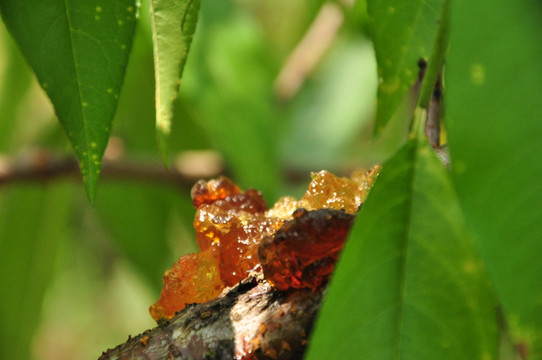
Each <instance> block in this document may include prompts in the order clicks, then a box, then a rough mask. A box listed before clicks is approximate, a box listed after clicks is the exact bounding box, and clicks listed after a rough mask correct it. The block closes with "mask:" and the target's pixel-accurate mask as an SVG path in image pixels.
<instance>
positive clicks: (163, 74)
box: [149, 0, 201, 163]
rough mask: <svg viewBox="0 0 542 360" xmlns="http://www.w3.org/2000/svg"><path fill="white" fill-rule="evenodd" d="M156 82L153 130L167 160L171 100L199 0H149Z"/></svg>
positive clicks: (182, 65) (178, 79)
mask: <svg viewBox="0 0 542 360" xmlns="http://www.w3.org/2000/svg"><path fill="white" fill-rule="evenodd" d="M149 3H150V9H151V30H152V38H153V45H154V68H155V81H156V130H157V136H158V145H159V147H160V150H161V152H162V157H163V159H164V161H165V162H166V163H167V154H168V138H169V134H170V131H171V118H172V115H173V114H172V108H173V101H174V100H175V99H176V98H177V91H178V89H179V84H180V79H181V75H182V72H183V68H184V64H185V63H186V58H187V56H188V51H189V50H190V44H191V42H192V37H193V35H194V31H195V30H196V23H197V21H198V13H199V8H200V3H201V1H200V0H150V2H149Z"/></svg>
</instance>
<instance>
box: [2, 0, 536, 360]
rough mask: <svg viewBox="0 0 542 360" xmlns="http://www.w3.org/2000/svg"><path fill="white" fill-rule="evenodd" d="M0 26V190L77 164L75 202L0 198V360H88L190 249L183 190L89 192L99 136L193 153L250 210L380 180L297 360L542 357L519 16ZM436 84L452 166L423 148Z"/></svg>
mask: <svg viewBox="0 0 542 360" xmlns="http://www.w3.org/2000/svg"><path fill="white" fill-rule="evenodd" d="M0 11H1V14H2V18H3V21H4V24H5V26H6V27H7V30H8V31H9V33H10V35H11V36H8V35H7V33H6V31H3V32H2V33H1V35H2V38H1V39H0V47H1V49H0V54H5V55H4V56H0V74H1V75H0V151H2V152H3V155H5V156H2V157H0V176H2V171H3V170H2V169H3V167H6V166H7V165H9V162H8V161H7V160H5V159H4V158H5V157H8V158H9V159H10V160H13V161H14V162H15V163H16V164H18V165H20V166H27V167H30V168H36V167H39V166H40V164H42V161H43V158H46V159H47V158H49V157H55V156H64V155H68V154H70V153H71V151H74V152H75V155H76V157H77V159H78V160H79V164H80V168H81V174H82V180H83V182H84V185H85V186H84V188H85V191H86V193H87V196H88V198H89V199H90V200H91V201H94V204H95V205H94V207H92V206H89V204H88V202H87V201H85V196H84V195H83V187H81V186H77V185H74V184H73V182H69V181H66V180H58V179H52V180H50V181H49V182H48V183H46V184H43V185H41V184H38V183H37V182H36V181H30V182H29V183H25V184H22V183H19V182H15V183H10V184H8V185H4V186H3V187H2V188H0V274H2V276H1V278H0V286H1V287H2V289H4V293H5V294H6V295H5V296H2V297H1V299H0V339H1V340H0V358H13V359H24V358H29V357H31V356H32V355H33V356H35V357H37V358H43V359H44V358H60V357H62V356H64V357H66V358H72V359H75V358H89V357H91V358H92V357H97V356H98V355H99V352H100V351H101V350H104V349H105V348H107V347H111V346H114V345H116V344H117V343H119V342H121V341H123V340H124V339H125V336H126V334H127V333H137V332H140V331H142V330H144V327H146V326H151V325H152V322H150V317H148V315H147V314H146V311H145V306H148V305H150V303H151V302H152V301H153V300H155V298H156V297H157V294H158V291H159V289H160V280H161V273H162V272H163V270H164V269H165V268H166V267H168V265H169V264H170V263H171V262H172V261H173V260H174V258H175V257H177V256H179V255H182V254H183V253H186V252H189V251H192V250H193V249H194V244H193V239H194V236H193V233H192V230H191V219H192V217H193V209H192V208H191V204H190V199H189V188H187V187H181V188H179V187H176V186H170V185H167V186H164V185H163V184H161V183H160V182H155V183H150V184H149V183H142V182H139V181H137V180H135V179H124V180H122V179H121V180H119V179H113V178H108V177H107V176H103V178H102V180H101V182H100V185H99V186H98V185H97V181H98V174H99V173H100V168H101V164H102V157H103V155H104V152H105V151H106V145H107V143H108V141H110V135H111V141H110V145H115V144H117V151H120V153H121V159H123V160H126V161H133V162H135V163H136V164H139V165H140V166H141V167H145V166H146V165H148V164H149V163H150V164H156V163H160V160H159V157H160V156H158V153H161V156H162V160H164V161H165V162H166V164H170V166H172V167H173V168H174V167H175V166H176V164H177V161H178V160H179V158H178V157H177V155H178V154H182V153H184V152H186V151H188V150H190V151H193V150H204V149H214V150H215V151H217V152H219V153H220V154H221V155H222V157H223V158H224V162H225V164H226V168H227V169H228V171H229V174H230V175H231V176H232V177H233V178H234V179H235V181H236V182H238V183H240V184H241V185H242V186H244V187H254V188H258V189H260V190H262V191H263V193H264V195H265V196H266V199H267V200H268V201H271V202H272V201H274V200H275V199H276V198H277V197H278V196H279V195H282V194H284V193H286V192H294V193H295V192H296V184H295V183H292V182H290V181H286V180H287V179H286V176H285V174H287V173H292V172H294V173H300V172H301V173H306V174H307V176H306V178H305V179H307V178H308V172H309V171H311V170H319V169H320V168H328V169H330V170H332V171H339V172H341V171H345V169H349V168H351V167H353V166H355V167H363V166H367V165H370V164H371V163H373V162H376V161H382V162H383V171H382V173H381V175H380V176H379V178H378V180H377V183H376V185H375V187H374V189H373V191H372V193H371V194H370V196H369V199H368V200H367V202H366V204H365V205H364V206H363V208H362V210H361V212H360V214H359V216H358V219H357V222H356V225H355V226H354V229H353V230H352V233H351V235H350V239H349V242H348V244H347V246H346V248H345V250H344V252H343V255H342V257H341V260H340V262H339V264H338V267H337V271H336V273H335V275H334V277H333V279H332V281H331V286H330V288H329V292H328V296H327V298H326V301H325V303H324V305H323V308H322V310H321V314H320V316H319V319H318V321H317V324H316V327H315V331H314V333H313V336H312V338H311V341H310V346H309V352H308V355H307V357H308V359H318V358H364V359H365V358H368V359H392V358H393V359H435V358H443V359H484V360H485V359H497V358H499V359H519V358H521V357H520V356H523V358H528V359H542V267H541V265H540V264H541V263H540V261H537V260H538V259H537V258H538V256H539V255H538V254H541V253H542V238H541V234H542V228H541V225H540V224H542V221H540V220H541V219H540V216H541V215H540V214H541V212H540V211H539V208H540V206H539V202H540V200H539V199H542V187H541V186H540V183H539V181H538V179H539V178H540V177H542V167H541V162H540V160H539V159H538V157H539V156H540V154H542V142H540V137H541V136H542V125H541V123H540V121H538V118H537V117H538V116H540V114H541V113H542V112H541V110H542V109H541V105H540V102H539V101H537V96H538V94H539V93H540V91H541V90H542V89H540V87H541V85H540V84H542V78H541V77H542V75H541V74H542V69H541V65H542V64H541V61H540V59H542V47H541V45H540V43H539V42H538V41H536V39H537V35H538V34H539V33H540V6H539V5H538V4H537V3H536V2H534V1H532V0H520V1H516V2H514V3H509V2H506V1H504V0H497V1H494V2H491V3H490V4H488V3H487V2H483V1H481V0H472V1H464V0H456V1H449V0H440V1H437V0H408V1H397V0H367V1H366V2H365V1H362V0H358V1H357V2H356V4H355V5H354V6H351V5H349V2H348V1H337V2H333V1H330V2H324V1H312V2H311V1H303V0H296V1H292V0H282V1H270V0H246V1H237V2H230V1H223V0H206V1H203V2H200V1H199V0H149V2H148V3H144V4H143V5H142V6H141V7H140V6H139V4H137V3H136V2H135V1H133V0H117V1H111V2H107V1H105V2H101V1H98V0H95V1H83V0H67V1H58V0H50V1H48V2H40V1H35V0H32V1H16V0H0ZM322 14H324V15H325V16H327V20H326V21H328V23H327V24H328V25H329V24H332V23H333V22H332V21H331V20H330V19H335V20H333V21H336V22H335V23H338V24H339V28H338V30H337V32H336V33H334V31H333V29H332V27H331V28H330V27H328V28H327V29H328V33H329V34H332V42H331V46H330V47H329V48H328V49H325V51H323V55H322V56H321V58H320V59H318V61H317V62H316V63H315V65H314V67H313V68H311V67H310V66H309V67H308V68H306V69H304V70H305V71H306V74H305V77H303V76H302V77H301V84H302V85H301V87H300V89H298V90H296V91H294V93H293V97H291V98H290V97H284V96H283V95H282V94H283V93H282V92H281V91H280V89H281V86H285V84H284V83H281V82H280V81H279V80H280V79H281V77H280V76H279V73H280V72H281V71H283V70H284V69H285V68H286V67H287V66H289V65H291V61H293V60H292V59H293V58H294V56H293V55H292V56H290V54H293V53H295V51H296V50H298V49H299V47H300V46H298V44H303V42H304V41H305V40H306V39H305V38H304V34H306V33H307V31H309V30H310V29H312V27H313V26H314V25H315V24H317V23H318V22H319V21H320V20H321V18H322V17H323V16H324V15H322ZM326 14H327V15H326ZM333 16H334V17H333ZM337 19H338V20H337ZM136 22H137V23H138V24H137V26H136ZM330 29H331V30H330ZM192 36H193V37H194V39H193V41H192V42H191V40H192ZM371 41H372V43H373V46H374V52H373V50H372V47H371V45H370V44H371V43H370V42H371ZM189 49H190V53H188V50H189ZM130 50H131V51H130ZM19 51H20V52H19ZM21 54H22V56H21ZM23 57H24V59H25V60H26V62H27V64H28V65H29V66H30V68H31V69H32V71H33V72H34V74H35V76H36V78H37V81H33V80H32V77H31V75H30V70H29V69H28V68H27V67H26V66H24V65H23V60H22V58H23ZM421 58H423V59H424V60H425V62H426V63H427V67H426V69H425V76H424V77H423V81H421V83H419V82H418V81H419V80H418V79H419V76H418V64H419V60H420V59H421ZM153 65H154V66H153ZM443 66H444V67H443ZM439 74H442V79H443V83H444V95H445V103H444V105H445V124H444V125H445V126H444V127H443V129H444V130H443V133H442V138H443V139H446V138H447V139H448V140H449V141H448V143H449V145H448V146H449V150H450V156H451V169H448V168H446V167H445V166H443V165H442V164H441V162H440V161H439V160H438V158H437V157H436V156H435V154H434V151H433V149H432V148H431V147H430V146H429V145H428V144H427V141H426V139H425V135H424V134H423V122H424V120H425V117H426V114H427V112H428V108H429V106H430V104H432V100H431V94H432V92H433V88H434V86H435V82H436V80H437V77H438V76H439ZM181 75H182V76H183V78H182V86H181V88H180V92H179V98H178V99H176V96H177V92H178V91H179V88H178V86H179V81H180V76H181ZM287 79H288V80H289V81H292V79H293V78H287ZM38 83H39V86H41V88H42V89H43V90H44V92H45V93H46V94H47V96H48V98H49V100H50V101H51V103H52V105H53V108H54V111H55V113H56V116H57V117H58V120H59V121H60V123H61V125H62V128H63V129H64V132H65V134H66V135H67V136H66V137H65V136H64V135H63V134H61V133H60V131H59V127H58V126H57V125H56V124H55V121H53V120H54V118H55V116H54V115H53V113H52V108H51V107H50V106H49V104H48V103H47V102H46V101H44V100H43V93H42V91H40V90H39V89H38V86H37V85H36V84H38ZM286 85H288V86H290V85H291V84H289V83H288V84H286ZM154 89H156V91H153V90H154ZM420 89H421V90H420ZM375 94H377V96H375ZM153 101H154V103H153ZM416 105H417V106H416ZM153 118H155V119H156V124H154V123H153V122H152V121H151V120H150V119H153ZM373 120H374V121H373ZM373 128H374V131H373ZM407 128H408V129H409V130H408V135H407V130H406V129H407ZM155 129H156V131H155ZM373 132H375V133H377V134H378V136H377V137H375V139H374V140H373V141H371V139H370V138H371V134H372V133H373ZM155 134H156V135H155ZM66 139H67V140H69V142H68V141H66ZM119 144H120V145H119ZM70 145H71V147H72V149H73V150H70V149H69V148H70ZM36 147H37V148H39V149H40V150H39V151H37V150H35V148H36ZM111 148H112V146H110V149H111ZM156 148H159V149H160V151H157V150H156ZM113 150H114V149H113ZM44 151H45V152H44ZM40 161H41V162H40ZM6 168H9V169H13V167H12V166H11V167H10V166H7V167H6ZM304 182H306V181H304ZM294 195H295V194H294ZM131 270H135V273H136V274H137V276H136V275H133V273H132V272H131ZM141 279H143V280H141ZM125 283H128V285H121V284H125ZM78 306H79V308H78ZM100 308H101V309H100ZM94 313H97V314H100V315H96V316H90V314H94ZM135 314H139V315H135ZM38 319H42V321H41V322H40V321H39V320H38ZM105 324H107V327H108V328H109V330H108V331H109V332H108V333H107V334H106V335H105V338H102V340H100V336H104V335H100V334H101V332H102V329H103V327H104V325H105ZM14 329H16V331H14ZM97 329H99V331H98V330H97ZM49 334H52V335H49ZM55 335H56V336H55ZM59 335H60V336H59ZM59 338H61V339H60V340H59ZM62 338H65V339H64V341H63V340H62ZM83 338H84V339H83ZM89 338H90V339H93V340H92V341H89V340H88V339H89ZM32 344H33V345H32ZM31 345H32V346H31ZM59 347H64V350H63V352H64V354H61V353H60V352H58V351H52V353H51V354H50V355H48V354H47V352H48V350H47V349H51V348H59ZM31 348H33V350H32V351H29V349H31ZM70 349H71V351H70ZM85 349H86V350H85Z"/></svg>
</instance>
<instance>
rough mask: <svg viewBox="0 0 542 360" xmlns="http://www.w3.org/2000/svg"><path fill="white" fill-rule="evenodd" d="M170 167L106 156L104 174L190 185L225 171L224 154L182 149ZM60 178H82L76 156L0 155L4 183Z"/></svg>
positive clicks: (0, 182)
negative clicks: (19, 156) (8, 156)
mask: <svg viewBox="0 0 542 360" xmlns="http://www.w3.org/2000/svg"><path fill="white" fill-rule="evenodd" d="M173 164H174V166H173V167H172V168H171V169H170V170H167V169H165V168H164V166H163V164H162V163H161V162H159V161H156V162H149V161H146V162H145V161H137V162H135V161H128V160H122V159H121V156H110V155H107V154H106V156H104V160H103V166H102V171H101V175H100V177H101V178H102V179H103V180H105V181H107V180H129V181H139V182H151V183H155V184H160V183H162V184H164V183H165V184H167V185H169V186H173V187H181V188H183V189H186V188H190V187H191V186H192V185H193V184H194V182H196V181H197V180H199V179H202V178H210V177H216V176H218V175H220V174H222V173H224V167H223V164H222V158H221V156H220V154H218V153H216V152H214V151H190V152H184V153H181V154H180V155H179V156H178V157H177V158H176V159H175V160H174V162H173ZM59 178H74V179H75V178H76V179H80V178H81V176H80V174H79V166H78V164H77V161H76V160H75V159H74V158H73V157H58V156H55V155H52V154H51V153H49V152H46V151H37V152H33V153H32V154H29V155H25V156H23V157H21V158H17V159H15V160H9V159H7V158H5V157H0V186H5V185H7V184H10V183H21V182H47V181H52V180H57V179H59Z"/></svg>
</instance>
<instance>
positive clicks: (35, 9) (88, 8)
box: [0, 0, 137, 201]
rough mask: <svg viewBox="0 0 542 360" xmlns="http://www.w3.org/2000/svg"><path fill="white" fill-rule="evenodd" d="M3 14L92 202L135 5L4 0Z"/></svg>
mask: <svg viewBox="0 0 542 360" xmlns="http://www.w3.org/2000/svg"><path fill="white" fill-rule="evenodd" d="M0 9H1V11H2V17H3V19H4V22H5V23H6V25H7V27H8V30H9V31H10V32H11V34H12V35H13V37H14V38H15V40H16V41H17V43H18V45H19V47H20V49H21V51H22V53H23V54H24V56H25V57H26V59H27V61H28V62H29V63H30V66H31V67H32V68H33V69H34V72H35V73H36V75H37V77H38V80H39V82H40V84H41V86H42V87H43V89H44V90H45V91H46V92H47V95H48V96H49V98H50V99H51V101H52V103H53V105H54V107H55V111H56V114H57V116H58V118H59V120H60V122H61V124H62V126H63V127H64V129H65V131H66V133H67V135H68V137H69V139H70V141H71V143H72V146H73V148H74V150H75V153H76V154H77V158H78V159H79V164H80V167H81V173H82V174H83V180H84V182H85V187H86V190H87V194H88V196H89V199H90V200H91V201H92V200H93V199H94V195H95V192H96V183H97V181H98V175H99V172H100V168H101V158H102V155H103V153H104V151H105V148H106V145H107V141H108V138H109V133H110V131H111V122H112V120H113V116H114V114H115V108H116V105H117V98H118V94H119V91H120V87H121V85H122V80H123V77H124V70H125V67H126V63H127V61H128V54H129V51H130V47H131V42H132V36H133V32H134V27H135V22H136V10H137V9H136V5H135V0H116V1H103V0H93V1H89V0H48V1H42V0H25V1H18V0H0Z"/></svg>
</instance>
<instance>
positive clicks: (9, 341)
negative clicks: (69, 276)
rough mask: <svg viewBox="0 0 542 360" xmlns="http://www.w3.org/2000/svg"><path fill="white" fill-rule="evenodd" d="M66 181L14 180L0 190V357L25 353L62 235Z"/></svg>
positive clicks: (66, 214)
mask: <svg viewBox="0 0 542 360" xmlns="http://www.w3.org/2000/svg"><path fill="white" fill-rule="evenodd" d="M71 190H72V189H71V187H70V186H69V184H66V183H58V184H55V185H54V186H52V187H49V188H42V187H40V186H35V185H33V186H13V187H10V188H6V189H5V190H4V191H3V192H2V194H0V274H1V276H0V289H2V296H0V358H1V359H26V358H29V357H30V351H29V349H30V345H31V341H32V336H33V334H34V330H35V329H36V327H37V326H38V324H39V320H40V316H39V315H40V311H41V304H42V300H43V295H44V292H45V290H46V288H47V285H48V284H49V282H50V280H51V276H52V274H53V271H54V269H55V258H56V254H57V248H58V245H59V242H60V241H61V240H62V238H63V237H64V236H65V233H64V232H65V229H66V224H67V218H68V217H69V209H70V204H71V197H70V195H71V193H72V191H71Z"/></svg>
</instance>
